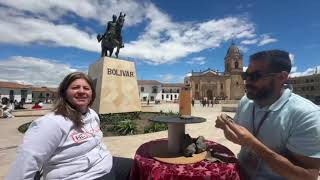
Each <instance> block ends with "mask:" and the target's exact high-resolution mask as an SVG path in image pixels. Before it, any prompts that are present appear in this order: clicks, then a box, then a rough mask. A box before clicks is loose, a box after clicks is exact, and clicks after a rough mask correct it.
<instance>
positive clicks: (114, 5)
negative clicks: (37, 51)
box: [0, 0, 145, 26]
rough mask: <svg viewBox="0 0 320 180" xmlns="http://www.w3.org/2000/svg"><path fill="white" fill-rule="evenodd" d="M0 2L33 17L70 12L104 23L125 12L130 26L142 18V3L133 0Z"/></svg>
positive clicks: (9, 0)
mask: <svg viewBox="0 0 320 180" xmlns="http://www.w3.org/2000/svg"><path fill="white" fill-rule="evenodd" d="M0 4H2V5H5V6H8V7H10V8H13V9H16V10H20V11H21V12H23V13H24V14H25V13H31V15H32V16H33V17H37V18H41V19H48V20H59V19H60V18H62V17H63V16H68V15H70V13H74V14H75V15H77V16H79V17H82V18H85V19H87V20H96V21H98V22H100V23H101V24H103V25H105V23H106V22H107V21H110V19H111V17H112V15H113V13H115V14H117V15H118V14H119V13H120V12H125V13H126V14H127V16H126V25H127V26H131V25H134V24H137V23H139V22H141V21H142V20H143V16H144V8H145V6H144V4H143V3H137V2H136V1H133V0H121V1H119V0H104V1H101V0H81V1H73V0H71V1H68V0H67V1H66V0H54V1H52V0H41V1H38V0H27V1H25V0H14V1H12V0H0Z"/></svg>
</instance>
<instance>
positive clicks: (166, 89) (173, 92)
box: [138, 80, 183, 102]
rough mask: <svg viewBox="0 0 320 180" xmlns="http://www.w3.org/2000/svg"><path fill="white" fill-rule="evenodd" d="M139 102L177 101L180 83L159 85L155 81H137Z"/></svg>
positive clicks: (159, 83)
mask: <svg viewBox="0 0 320 180" xmlns="http://www.w3.org/2000/svg"><path fill="white" fill-rule="evenodd" d="M138 87H139V95H140V101H142V102H147V101H148V100H149V102H155V101H159V102H160V101H162V102H174V101H178V100H179V94H180V92H181V88H182V87H183V84H182V83H161V82H159V81H156V80H138Z"/></svg>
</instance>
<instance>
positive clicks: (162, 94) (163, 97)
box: [162, 89, 164, 100]
mask: <svg viewBox="0 0 320 180" xmlns="http://www.w3.org/2000/svg"><path fill="white" fill-rule="evenodd" d="M162 90H163V89H162ZM162 100H164V95H163V94H162Z"/></svg>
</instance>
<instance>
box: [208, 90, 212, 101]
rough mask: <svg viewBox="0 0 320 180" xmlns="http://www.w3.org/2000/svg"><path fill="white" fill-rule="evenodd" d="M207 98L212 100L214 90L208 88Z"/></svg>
mask: <svg viewBox="0 0 320 180" xmlns="http://www.w3.org/2000/svg"><path fill="white" fill-rule="evenodd" d="M207 98H208V99H210V100H212V99H213V93H212V90H210V89H209V90H207Z"/></svg>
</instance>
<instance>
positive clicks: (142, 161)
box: [130, 139, 240, 180]
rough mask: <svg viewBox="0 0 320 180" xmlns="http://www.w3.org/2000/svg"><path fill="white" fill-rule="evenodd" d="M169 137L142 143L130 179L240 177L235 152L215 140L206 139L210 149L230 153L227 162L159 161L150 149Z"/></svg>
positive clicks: (235, 178) (167, 179) (201, 179)
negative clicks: (180, 162)
mask: <svg viewBox="0 0 320 180" xmlns="http://www.w3.org/2000/svg"><path fill="white" fill-rule="evenodd" d="M161 141H167V139H159V140H155V141H150V142H147V143H144V144H142V145H141V146H140V147H139V148H138V150H137V152H136V154H135V156H134V162H133V165H132V168H131V172H130V180H189V179H190V180H191V179H192V180H209V179H210V180H218V179H229V180H239V179H240V165H239V162H238V161H237V159H236V158H235V156H234V154H233V153H232V152H231V151H230V150H229V149H228V148H226V147H225V146H222V145H221V144H218V143H216V142H213V141H206V143H207V145H208V149H213V151H215V152H219V153H225V154H228V157H227V158H226V162H233V163H226V162H218V161H216V162H209V161H207V160H203V161H201V162H198V163H194V164H183V165H180V164H179V165H178V164H168V163H163V162H160V161H157V160H155V159H153V158H152V157H151V156H150V155H149V153H148V152H149V149H150V147H151V145H153V144H154V143H161Z"/></svg>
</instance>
